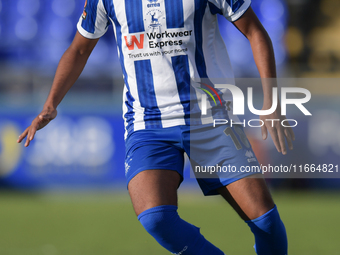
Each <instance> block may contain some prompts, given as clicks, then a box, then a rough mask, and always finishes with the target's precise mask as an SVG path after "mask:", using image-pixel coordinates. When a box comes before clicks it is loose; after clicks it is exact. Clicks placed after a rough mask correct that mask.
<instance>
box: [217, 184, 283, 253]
mask: <svg viewBox="0 0 340 255" xmlns="http://www.w3.org/2000/svg"><path fill="white" fill-rule="evenodd" d="M217 191H218V192H219V193H220V194H221V195H222V196H223V197H224V198H225V199H226V200H227V201H228V202H229V204H230V205H231V206H232V207H233V208H234V209H235V210H236V212H237V213H238V214H239V215H240V217H241V218H242V219H243V220H245V221H246V223H247V224H248V226H249V227H250V229H251V231H252V232H253V234H254V236H255V250H256V253H257V254H259V255H286V254H287V235H286V230H285V227H284V225H283V222H282V221H281V219H280V216H279V213H278V211H277V208H276V206H275V204H274V202H273V200H272V198H271V195H270V192H269V190H268V188H267V186H266V183H265V180H264V179H263V178H252V177H249V178H243V179H240V180H238V181H235V182H233V183H231V184H229V185H227V186H226V187H221V188H219V189H218V190H217Z"/></svg>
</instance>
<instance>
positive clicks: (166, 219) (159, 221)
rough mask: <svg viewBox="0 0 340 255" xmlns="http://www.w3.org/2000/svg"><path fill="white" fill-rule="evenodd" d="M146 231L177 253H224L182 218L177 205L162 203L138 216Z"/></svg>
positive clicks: (185, 254) (221, 254)
mask: <svg viewBox="0 0 340 255" xmlns="http://www.w3.org/2000/svg"><path fill="white" fill-rule="evenodd" d="M138 220H139V221H140V222H141V223H142V225H143V226H144V228H145V229H146V231H147V232H148V233H149V234H150V235H152V236H153V237H154V238H155V239H156V240H157V242H158V243H159V244H160V245H162V246H163V247H164V248H165V249H167V250H168V251H170V252H172V253H174V254H178V255H224V253H223V252H222V251H221V250H220V249H218V248H217V247H215V246H214V245H213V244H211V243H210V242H208V241H207V240H206V239H205V238H204V236H203V235H201V234H200V231H199V228H197V227H195V226H194V225H191V224H189V223H188V222H186V221H184V220H182V219H181V218H180V217H179V216H178V213H177V206H174V205H162V206H157V207H154V208H151V209H148V210H145V211H144V212H142V213H141V214H140V215H139V216H138Z"/></svg>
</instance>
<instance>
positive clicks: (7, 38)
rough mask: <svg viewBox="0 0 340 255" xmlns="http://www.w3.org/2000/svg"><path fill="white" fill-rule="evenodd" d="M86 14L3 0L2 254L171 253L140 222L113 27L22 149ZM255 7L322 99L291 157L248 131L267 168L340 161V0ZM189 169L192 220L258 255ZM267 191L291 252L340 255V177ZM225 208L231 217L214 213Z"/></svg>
mask: <svg viewBox="0 0 340 255" xmlns="http://www.w3.org/2000/svg"><path fill="white" fill-rule="evenodd" d="M83 6H84V1H83V0H48V1H46V0H45V1H43V0H0V208H1V209H0V229H1V230H2V231H0V254H6V255H7V254H11V255H12V254H13V255H17V254H23V255H24V254H25V255H26V254H42V255H55V254H72V255H74V254H103V255H105V254H167V253H166V252H164V251H163V249H162V248H160V247H158V245H157V244H156V243H155V241H153V240H152V239H151V238H150V237H149V236H148V235H147V234H146V232H145V231H144V230H143V229H142V228H141V227H140V226H139V224H138V221H137V220H136V218H135V216H134V213H133V210H132V207H131V205H130V202H129V199H128V196H127V191H126V184H125V177H124V167H123V166H124V150H125V148H124V140H123V137H124V136H123V134H124V125H123V120H122V117H121V115H122V113H121V103H122V100H121V94H122V90H123V80H122V74H121V69H120V65H119V61H118V55H117V49H116V43H115V40H114V36H113V31H112V26H111V28H110V29H109V30H108V32H107V33H106V34H105V35H104V36H103V37H102V38H101V39H100V40H99V42H98V44H97V46H96V48H95V50H94V52H93V53H92V55H91V57H90V59H89V61H88V64H87V66H86V67H85V69H84V71H83V73H82V75H81V77H80V78H79V80H78V81H77V82H76V84H75V85H74V87H73V88H72V89H71V91H70V92H69V93H68V95H67V96H66V97H65V99H64V101H63V102H62V104H61V105H60V107H59V108H58V110H59V112H58V114H59V115H58V118H57V119H56V120H54V121H53V122H52V123H51V124H50V125H49V126H47V127H46V128H45V129H43V130H41V131H39V132H38V134H37V136H36V138H35V141H34V142H33V143H32V144H31V145H30V147H29V148H24V147H23V145H18V144H16V142H15V141H16V139H17V137H18V136H19V134H20V133H21V132H22V131H23V130H24V129H25V128H26V127H27V126H28V125H29V124H30V123H31V121H32V119H33V118H34V117H35V116H36V115H37V114H38V113H39V112H40V111H41V109H42V106H43V103H44V101H45V99H46V96H47V94H48V91H49V88H50V86H51V83H52V80H53V76H54V72H55V70H56V67H57V64H58V61H59V59H60V57H61V55H62V54H63V52H64V51H65V50H66V49H67V47H68V46H69V45H70V43H71V41H72V39H73V36H74V34H75V32H76V23H77V21H78V19H79V17H80V15H81V13H82V11H83ZM252 8H253V9H254V11H255V12H256V14H257V15H258V17H259V19H260V20H261V22H262V24H263V25H264V27H265V28H266V30H267V31H268V33H269V35H270V37H271V39H272V42H273V46H274V51H275V56H276V63H277V70H278V76H279V77H280V78H283V80H284V81H285V82H288V83H290V86H292V85H291V83H292V81H294V84H295V85H296V86H298V87H305V88H307V89H309V90H310V91H311V93H312V101H311V102H310V103H309V104H308V107H309V108H308V109H312V114H313V117H312V118H302V116H300V115H301V113H300V115H298V113H296V118H297V119H299V126H298V127H297V128H296V129H294V131H295V133H296V135H297V137H298V139H297V141H296V142H295V150H294V151H293V152H290V153H288V155H287V156H286V157H282V156H280V155H278V153H277V152H276V151H275V149H274V148H273V145H272V142H271V141H268V142H265V143H263V142H260V140H261V137H260V133H259V130H257V131H258V132H257V131H256V132H254V131H253V130H249V131H248V132H249V133H248V135H249V139H250V141H251V143H252V145H253V147H254V148H255V153H256V155H257V157H258V158H259V161H261V163H266V164H267V163H272V164H281V163H286V164H288V162H289V163H294V164H305V163H308V164H310V163H315V164H330V163H332V164H334V165H336V164H339V163H340V161H339V158H340V135H339V131H338V126H339V124H340V112H339V109H340V103H339V102H340V101H339V100H338V99H339V96H340V93H339V91H340V90H339V89H338V85H339V81H340V79H339V78H340V32H339V31H340V0H286V1H284V0H253V3H252ZM219 22H220V30H221V34H222V36H223V37H224V39H225V42H226V45H227V48H228V52H229V55H230V59H231V62H232V66H233V69H234V72H235V77H243V78H244V77H249V78H253V77H258V73H257V69H256V66H255V64H254V61H253V57H252V54H251V49H250V46H249V43H248V41H247V40H246V39H245V38H244V37H243V36H242V35H241V34H240V33H239V32H238V31H237V30H236V29H235V28H234V27H233V25H232V24H230V23H229V22H227V21H226V20H225V19H224V18H223V17H219ZM294 114H295V113H294V112H292V116H290V117H291V118H293V117H294V116H295V115H294ZM186 168H187V170H186V176H187V178H186V181H185V182H184V183H183V185H182V187H181V188H180V193H181V197H180V204H181V209H180V210H181V211H180V212H181V214H182V215H183V217H184V218H185V219H189V220H190V221H191V222H193V223H195V224H197V225H199V226H200V227H202V231H203V234H204V235H206V236H207V237H208V238H211V239H213V240H215V243H216V244H217V245H219V246H220V247H221V248H222V249H224V250H225V251H226V252H228V253H230V254H254V252H253V250H252V243H253V240H252V236H251V234H250V233H249V231H248V230H247V227H246V226H244V224H243V223H242V222H241V221H240V220H239V221H237V220H235V221H232V222H230V220H228V219H230V218H233V217H234V219H236V218H237V216H236V215H235V213H233V212H232V211H231V209H229V208H225V207H226V206H225V205H223V203H221V201H220V199H219V198H203V197H202V196H201V194H200V191H199V189H198V187H197V185H196V182H195V180H193V179H192V178H189V166H187V167H186ZM268 177H270V176H268ZM325 177H327V176H325ZM268 184H269V186H270V188H271V189H272V190H273V191H274V197H275V200H276V201H277V204H279V205H280V209H281V214H282V218H283V219H284V220H285V222H286V226H287V230H288V233H289V234H290V244H291V245H290V254H300V255H303V254H308V255H313V254H328V255H332V254H340V253H339V250H340V249H339V248H340V245H339V244H338V241H337V240H338V237H339V233H338V230H337V228H335V227H334V226H339V224H340V221H339V217H338V216H339V215H340V206H339V199H340V196H339V195H340V193H339V191H340V181H339V179H337V178H322V179H315V178H310V179H293V178H289V177H288V178H284V179H272V178H269V179H268ZM218 210H219V211H222V210H224V211H226V213H225V212H224V211H223V213H221V217H215V216H214V217H209V215H210V214H212V213H213V212H216V211H218ZM207 215H208V216H207ZM224 215H226V217H224ZM222 216H223V217H222ZM228 217H230V218H228ZM315 219H318V220H317V222H316V220H315ZM217 224H219V225H218V226H223V224H225V226H226V228H228V229H220V230H216V226H217ZM312 224H313V225H312ZM214 226H215V227H214ZM219 231H220V232H219ZM244 242H247V244H248V245H244Z"/></svg>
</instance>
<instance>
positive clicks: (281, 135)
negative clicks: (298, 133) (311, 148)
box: [260, 110, 295, 155]
mask: <svg viewBox="0 0 340 255" xmlns="http://www.w3.org/2000/svg"><path fill="white" fill-rule="evenodd" d="M260 119H261V120H262V121H263V122H264V125H263V126H262V127H261V132H262V138H263V140H266V139H267V137H268V131H269V134H270V136H271V137H272V139H273V142H274V145H275V147H276V149H277V151H278V152H280V153H282V154H283V155H285V154H287V149H286V143H285V140H287V144H288V148H289V149H290V150H292V149H293V141H294V140H295V135H294V132H293V129H292V128H291V127H290V126H289V124H285V125H286V126H289V127H283V126H282V125H281V121H282V120H284V119H286V118H285V116H282V115H281V114H279V113H278V110H276V111H275V112H273V113H272V114H269V115H266V116H260ZM269 119H270V120H275V121H268V120H269ZM266 120H267V121H266ZM286 123H287V122H286Z"/></svg>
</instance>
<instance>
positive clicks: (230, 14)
mask: <svg viewBox="0 0 340 255" xmlns="http://www.w3.org/2000/svg"><path fill="white" fill-rule="evenodd" d="M208 1H209V6H210V11H211V12H212V13H213V14H217V13H219V14H221V15H223V16H224V17H226V19H227V20H229V21H231V22H233V21H236V20H238V19H239V18H240V17H241V16H242V15H243V14H244V13H245V12H246V10H248V8H249V6H250V4H251V0H208Z"/></svg>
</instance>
